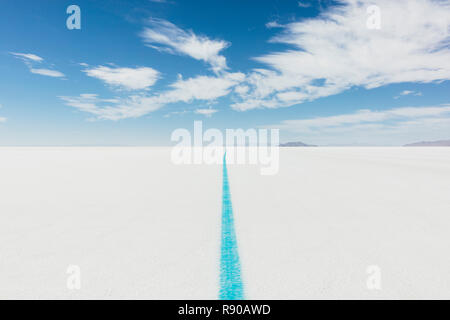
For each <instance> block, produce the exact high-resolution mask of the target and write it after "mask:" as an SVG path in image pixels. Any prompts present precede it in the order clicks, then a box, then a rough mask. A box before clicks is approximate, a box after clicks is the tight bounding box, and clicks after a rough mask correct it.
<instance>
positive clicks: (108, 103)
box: [60, 72, 245, 120]
mask: <svg viewBox="0 0 450 320" xmlns="http://www.w3.org/2000/svg"><path fill="white" fill-rule="evenodd" d="M244 77H245V75H244V74H242V73H226V72H225V73H224V74H223V75H222V76H221V77H207V76H198V77H195V78H189V79H186V80H183V79H178V80H177V81H176V82H175V83H173V84H171V85H170V87H171V89H169V90H167V91H163V92H161V93H158V94H153V95H147V94H136V95H132V96H129V97H126V98H114V99H103V98H99V97H98V95H96V94H82V95H80V96H78V97H69V96H62V97H60V98H61V99H62V100H63V101H64V103H65V104H66V105H68V106H71V107H74V108H76V109H78V110H80V111H83V112H87V113H90V114H92V115H94V116H95V117H96V118H97V119H107V120H120V119H126V118H137V117H141V116H143V115H146V114H148V113H150V112H153V111H156V110H158V109H160V108H161V107H163V106H165V105H167V104H170V103H176V102H185V103H190V102H192V101H194V100H201V101H214V100H215V99H218V98H220V97H223V96H225V95H227V94H228V93H229V92H230V91H231V90H232V88H233V87H234V86H236V85H237V84H239V82H240V81H242V80H243V79H244Z"/></svg>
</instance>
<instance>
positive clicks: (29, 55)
mask: <svg viewBox="0 0 450 320" xmlns="http://www.w3.org/2000/svg"><path fill="white" fill-rule="evenodd" d="M10 53H11V54H12V55H13V56H15V57H17V58H20V59H23V60H26V61H36V62H41V61H44V59H43V58H41V57H39V56H38V55H35V54H33V53H18V52H10Z"/></svg>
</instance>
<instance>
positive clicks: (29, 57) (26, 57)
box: [10, 52, 65, 78]
mask: <svg viewBox="0 0 450 320" xmlns="http://www.w3.org/2000/svg"><path fill="white" fill-rule="evenodd" d="M10 53H11V54H12V55H13V56H15V57H16V58H19V59H21V60H22V61H23V62H24V63H25V65H26V66H27V67H28V69H29V70H30V72H31V73H34V74H40V75H42V76H48V77H54V78H63V77H65V76H64V74H63V73H62V72H59V71H57V70H52V69H47V68H34V67H33V65H36V63H42V62H43V61H44V59H43V58H41V57H39V56H37V55H35V54H33V53H17V52H10Z"/></svg>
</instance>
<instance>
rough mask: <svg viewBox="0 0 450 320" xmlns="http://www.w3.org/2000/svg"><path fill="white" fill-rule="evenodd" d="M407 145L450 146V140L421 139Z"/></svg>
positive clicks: (406, 145)
mask: <svg viewBox="0 0 450 320" xmlns="http://www.w3.org/2000/svg"><path fill="white" fill-rule="evenodd" d="M404 146H405V147H450V140H438V141H420V142H414V143H409V144H405V145H404Z"/></svg>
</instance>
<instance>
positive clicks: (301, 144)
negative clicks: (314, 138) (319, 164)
mask: <svg viewBox="0 0 450 320" xmlns="http://www.w3.org/2000/svg"><path fill="white" fill-rule="evenodd" d="M280 147H317V146H315V145H312V144H306V143H303V142H301V141H295V142H287V143H280Z"/></svg>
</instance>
